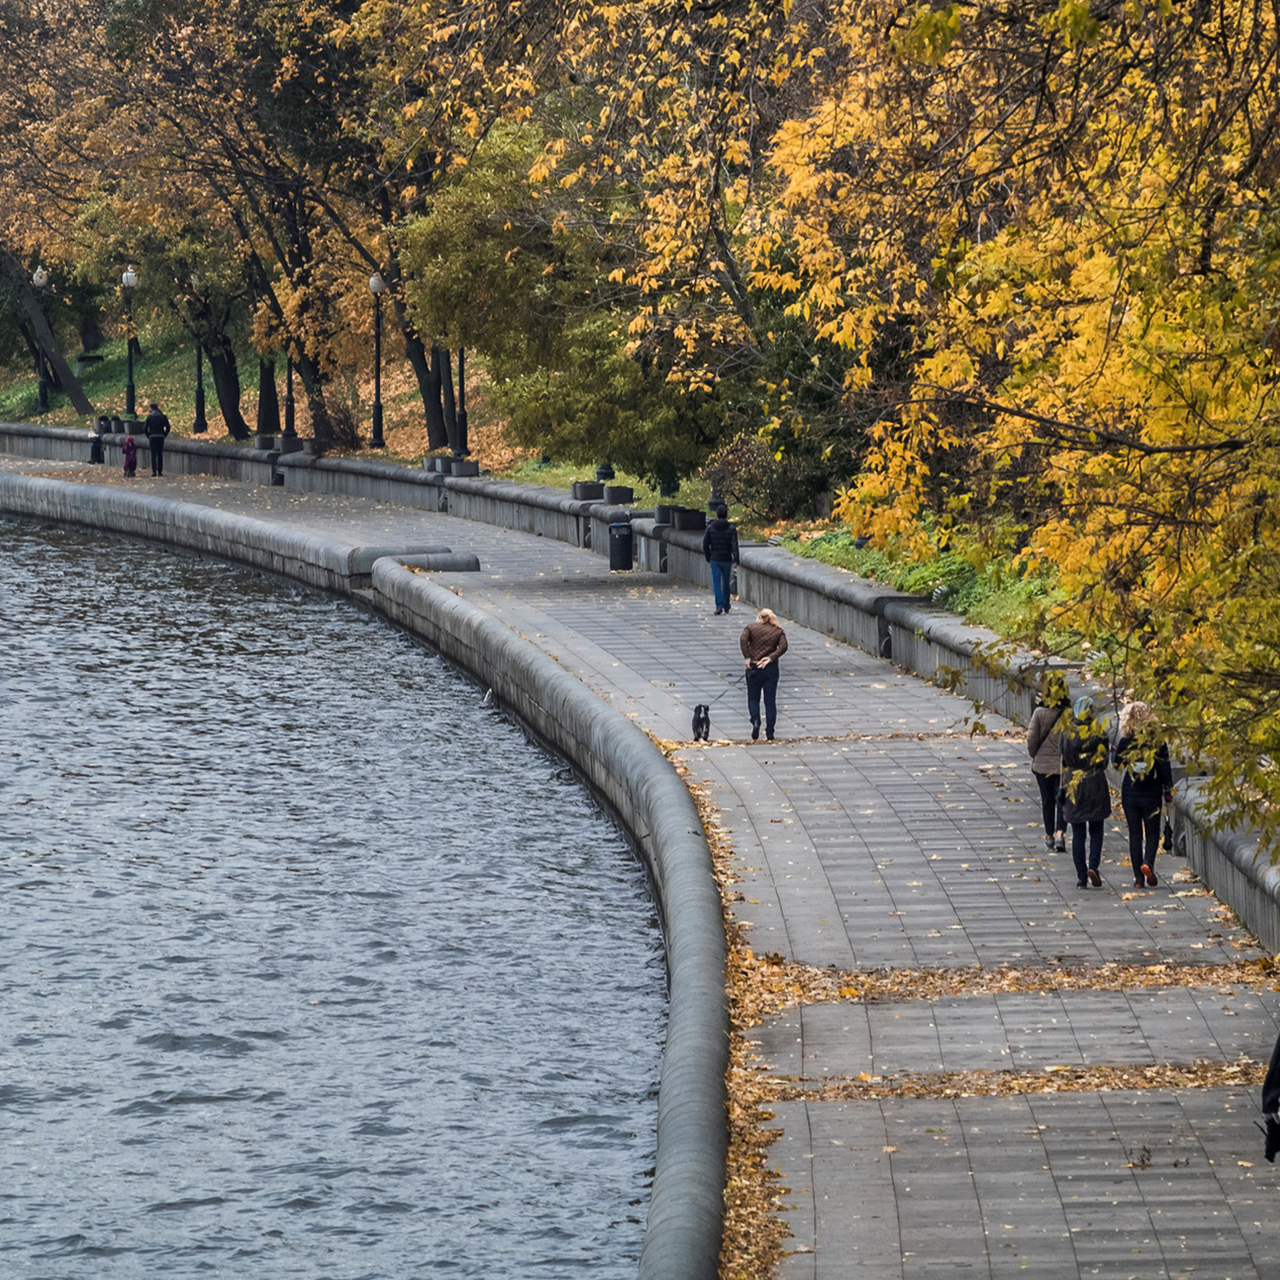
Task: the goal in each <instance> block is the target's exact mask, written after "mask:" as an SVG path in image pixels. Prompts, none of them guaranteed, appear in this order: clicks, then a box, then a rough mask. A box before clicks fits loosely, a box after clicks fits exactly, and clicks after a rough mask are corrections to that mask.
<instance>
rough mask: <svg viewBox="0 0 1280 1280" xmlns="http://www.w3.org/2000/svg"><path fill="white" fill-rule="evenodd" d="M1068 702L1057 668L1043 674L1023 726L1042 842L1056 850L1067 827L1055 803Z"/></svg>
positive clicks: (1060, 848) (1064, 842) (1062, 846)
mask: <svg viewBox="0 0 1280 1280" xmlns="http://www.w3.org/2000/svg"><path fill="white" fill-rule="evenodd" d="M1070 705H1071V695H1070V694H1069V693H1068V692H1067V682H1066V679H1065V678H1064V677H1063V675H1062V672H1060V671H1051V672H1049V674H1048V675H1047V676H1046V677H1045V682H1044V693H1043V695H1042V696H1041V698H1040V705H1039V706H1038V707H1036V709H1035V710H1034V711H1033V712H1032V713H1031V722H1030V724H1028V725H1027V754H1028V755H1029V756H1030V757H1031V772H1032V773H1034V774H1035V777H1036V786H1037V787H1039V788H1040V810H1041V813H1042V814H1043V817H1044V844H1045V848H1046V849H1054V848H1056V849H1057V850H1058V852H1059V853H1065V852H1066V849H1067V828H1066V823H1065V822H1064V821H1063V818H1062V806H1061V805H1060V804H1059V803H1058V786H1059V777H1058V775H1059V774H1060V773H1061V772H1062V747H1061V740H1062V721H1063V718H1064V717H1065V716H1066V714H1067V708H1068V707H1069V706H1070Z"/></svg>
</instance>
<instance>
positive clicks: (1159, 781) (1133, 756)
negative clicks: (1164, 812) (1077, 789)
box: [1114, 702, 1173, 889]
mask: <svg viewBox="0 0 1280 1280" xmlns="http://www.w3.org/2000/svg"><path fill="white" fill-rule="evenodd" d="M1114 758H1115V763H1116V768H1117V769H1119V770H1120V773H1121V776H1122V780H1121V783H1120V805H1121V807H1122V808H1123V809H1124V818H1125V822H1126V823H1128V826H1129V861H1130V862H1131V863H1132V864H1133V887H1134V888H1135V889H1143V888H1147V887H1148V886H1149V887H1151V888H1153V889H1154V888H1155V887H1156V885H1158V884H1159V883H1160V879H1159V877H1158V876H1157V875H1156V871H1155V866H1156V850H1157V849H1159V848H1160V811H1161V807H1162V805H1164V804H1168V803H1169V802H1170V801H1171V800H1172V799H1173V793H1172V787H1173V769H1172V767H1171V765H1170V763H1169V747H1168V744H1167V743H1166V742H1165V741H1164V735H1163V733H1162V732H1161V728H1160V722H1159V720H1157V719H1156V714H1155V712H1154V711H1152V710H1151V708H1150V707H1149V706H1147V704H1146V703H1145V702H1129V703H1126V704H1125V705H1124V707H1122V708H1121V711H1120V736H1119V738H1118V739H1117V741H1116V749H1115V756H1114Z"/></svg>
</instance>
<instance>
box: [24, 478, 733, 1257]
mask: <svg viewBox="0 0 1280 1280" xmlns="http://www.w3.org/2000/svg"><path fill="white" fill-rule="evenodd" d="M0 511H4V512H6V513H9V514H14V515H23V516H30V517H33V518H38V519H43V520H51V521H55V522H58V523H65V524H72V525H79V526H82V527H85V528H89V529H99V530H106V531H110V532H112V533H116V534H125V535H128V536H132V537H141V538H148V539H151V540H154V541H157V542H162V543H166V544H168V545H172V546H179V547H184V548H188V549H190V550H193V551H198V552H202V553H204V554H206V555H211V556H215V557H217V558H219V559H223V560H232V561H236V562H238V563H242V564H246V565H250V566H253V567H256V568H260V569H264V570H268V571H270V572H272V573H278V574H282V575H285V576H288V577H291V578H295V579H297V580H299V581H301V582H305V583H307V584H309V585H311V586H315V587H320V588H322V589H324V590H329V591H334V592H338V593H340V594H344V595H351V594H353V593H354V592H356V591H360V592H361V596H362V599H363V600H364V601H365V603H368V604H370V605H372V606H373V607H374V608H375V609H377V610H378V611H379V612H381V613H383V614H384V615H385V616H386V617H388V618H390V619H391V620H393V621H394V622H396V623H397V624H399V625H400V626H403V627H404V628H406V629H407V630H409V631H410V632H412V633H413V634H415V635H417V636H420V637H421V638H422V639H424V640H426V641H427V642H428V643H429V644H431V645H432V646H433V647H435V648H436V649H437V650H439V651H440V652H441V653H442V654H444V656H445V657H447V658H449V659H450V660H451V661H453V662H456V663H458V664H459V665H460V666H461V667H463V668H464V669H465V670H466V671H468V672H469V673H470V674H472V675H473V676H475V677H477V678H478V679H479V680H481V681H482V682H483V683H485V684H487V685H488V686H490V687H491V688H493V690H494V692H495V694H496V695H497V697H498V700H499V702H500V703H502V704H504V705H505V706H506V707H508V708H509V709H510V710H511V711H513V712H514V713H515V714H516V715H517V716H519V718H520V719H521V720H522V721H523V723H524V724H525V725H527V726H528V727H529V728H530V730H531V731H532V732H533V733H534V734H536V735H537V736H538V737H539V738H540V739H542V740H543V741H544V742H546V743H547V744H548V745H549V746H551V747H552V748H553V749H554V750H556V751H557V752H559V753H560V754H561V755H563V756H564V757H566V758H567V759H568V760H569V761H570V762H571V763H572V764H573V766H574V767H575V769H577V771H578V772H579V773H580V774H581V775H582V777H583V778H584V779H586V781H587V782H588V784H589V785H590V786H591V787H592V789H593V790H594V791H595V792H596V793H597V794H598V795H599V796H600V797H601V798H602V799H603V800H604V801H605V802H606V803H607V804H608V805H609V807H610V808H612V809H613V810H614V811H615V812H616V813H617V814H618V816H619V817H620V819H621V820H622V822H623V824H624V826H625V827H626V829H627V831H628V832H629V833H630V835H631V837H632V839H633V840H634V842H635V844H636V846H637V848H638V849H639V851H640V853H641V855H642V856H643V857H644V859H645V862H646V864H647V866H648V868H649V871H650V875H651V877H652V880H653V884H654V888H655V896H656V899H657V903H658V908H659V911H660V912H661V915H662V919H663V925H664V943H665V946H666V954H667V972H668V987H669V1004H668V1016H667V1042H666V1046H665V1049H664V1053H663V1062H662V1079H661V1084H660V1087H659V1093H658V1134H657V1141H658V1147H657V1161H656V1167H655V1172H654V1177H653V1184H652V1189H651V1193H650V1206H649V1218H648V1224H647V1227H646V1231H645V1242H644V1248H643V1252H642V1255H641V1261H640V1276H641V1278H642V1280H716V1276H717V1274H718V1258H719V1250H720V1236H721V1226H722V1218H723V1191H724V1168H725V1153H726V1149H727V1145H728V1139H727V1129H726V1113H725V1106H726V1093H725V1073H726V1071H727V1069H728V1057H729V1017H728V1009H727V1005H726V994H725V980H726V974H725V966H726V948H725V939H724V931H723V923H722V919H721V909H720V897H719V892H718V890H717V888H716V885H715V879H714V876H713V873H712V866H711V855H710V852H709V850H708V848H707V843H706V837H705V835H704V833H703V830H702V823H701V820H700V818H699V816H698V812H697V809H696V808H695V806H694V803H693V800H692V798H691V797H690V795H689V791H688V789H687V788H686V787H685V785H684V783H683V782H682V781H681V779H680V778H679V776H678V775H677V774H676V773H675V771H674V770H673V769H672V768H671V766H670V764H669V763H668V761H667V760H666V757H664V756H663V754H662V753H661V751H659V750H658V748H657V747H656V746H655V745H654V744H653V742H652V741H650V739H649V738H648V736H647V735H646V734H645V733H644V732H643V731H642V730H640V729H639V728H637V727H636V726H635V725H634V724H632V723H631V721H630V720H629V719H627V717H625V716H623V715H621V714H620V713H618V712H617V711H615V710H614V709H612V708H611V707H610V706H608V704H606V703H605V702H603V701H602V700H601V699H600V698H598V697H597V696H596V695H595V694H593V693H592V692H591V691H590V690H589V689H587V688H586V687H585V686H584V685H583V684H582V683H581V682H580V681H578V680H577V679H576V678H575V677H573V676H571V675H569V674H568V673H567V672H566V671H564V669H563V668H562V667H560V666H559V664H558V663H556V662H554V661H553V660H552V659H550V658H548V657H547V656H546V655H545V654H543V653H542V652H541V651H540V650H538V649H537V648H535V647H534V646H533V645H531V644H529V643H528V642H527V641H525V640H522V639H521V638H520V637H519V636H518V635H517V634H516V633H515V632H513V631H512V630H511V629H510V628H509V627H507V626H505V625H504V624H503V623H502V622H500V621H499V620H498V619H496V618H492V617H490V616H489V615H487V614H486V613H484V612H483V611H482V610H478V609H476V608H474V607H473V606H471V605H468V604H466V603H465V602H463V601H462V600H460V599H459V598H458V597H457V596H455V595H454V594H453V593H452V592H450V591H448V590H446V589H445V588H443V587H441V586H439V585H438V584H436V583H433V582H431V581H430V579H429V578H424V577H423V576H422V575H419V574H415V573H411V572H409V570H408V569H407V568H405V563H408V564H418V565H430V566H434V567H450V568H455V567H456V568H463V569H466V568H471V567H472V558H468V557H456V556H450V555H448V554H447V552H448V549H447V548H440V547H402V548H388V547H368V546H355V545H352V544H349V543H347V542H343V541H342V540H340V539H334V538H326V537H321V536H319V535H316V534H309V533H302V532H299V531H296V530H291V529H289V528H287V527H285V526H281V525H277V524H269V523H267V522H265V521H260V520H255V519H252V518H250V517H247V516H240V515H234V514H231V513H228V512H223V511H217V510H214V509H212V508H209V507H202V506H197V505H195V504H192V503H184V502H179V501H175V500H173V499H169V498H163V497H160V496H157V495H154V494H147V493H141V492H138V491H137V490H133V489H121V488H119V487H117V486H112V487H96V486H91V485H80V484H64V483H61V482H59V481H57V480H49V479H45V478H43V477H35V476H20V475H5V474H2V473H0Z"/></svg>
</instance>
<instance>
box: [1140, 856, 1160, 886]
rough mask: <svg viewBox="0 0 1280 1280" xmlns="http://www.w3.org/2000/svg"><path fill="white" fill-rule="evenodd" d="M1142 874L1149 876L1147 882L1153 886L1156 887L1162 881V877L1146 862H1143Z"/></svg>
mask: <svg viewBox="0 0 1280 1280" xmlns="http://www.w3.org/2000/svg"><path fill="white" fill-rule="evenodd" d="M1142 874H1143V875H1144V876H1146V878H1147V884H1148V885H1150V886H1151V888H1153V889H1154V888H1155V887H1156V885H1158V884H1159V883H1160V877H1159V876H1157V875H1156V873H1155V872H1154V871H1153V870H1152V869H1151V868H1150V867H1149V866H1148V865H1147V864H1146V863H1145V862H1144V863H1143V864H1142Z"/></svg>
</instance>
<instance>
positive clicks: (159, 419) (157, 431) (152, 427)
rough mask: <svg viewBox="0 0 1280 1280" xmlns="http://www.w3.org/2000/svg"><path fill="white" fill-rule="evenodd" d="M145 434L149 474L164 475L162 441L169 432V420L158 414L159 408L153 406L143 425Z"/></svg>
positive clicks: (156, 405) (155, 405)
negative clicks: (149, 465)
mask: <svg viewBox="0 0 1280 1280" xmlns="http://www.w3.org/2000/svg"><path fill="white" fill-rule="evenodd" d="M142 425H143V428H144V429H145V431H146V433H147V448H148V449H149V450H150V453H151V474H152V475H153V476H162V475H164V440H165V437H166V436H167V435H168V434H169V431H170V430H171V428H170V426H169V419H168V418H166V417H165V416H164V414H163V413H161V412H160V406H159V405H158V404H153V405H152V406H151V412H150V413H148V414H147V420H146V422H144V423H143V424H142Z"/></svg>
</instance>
